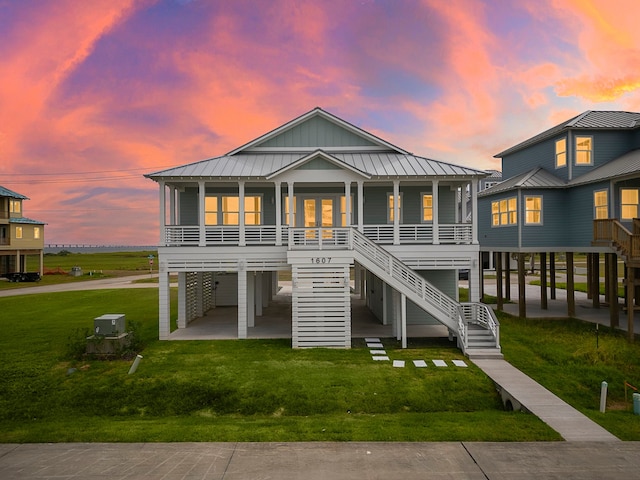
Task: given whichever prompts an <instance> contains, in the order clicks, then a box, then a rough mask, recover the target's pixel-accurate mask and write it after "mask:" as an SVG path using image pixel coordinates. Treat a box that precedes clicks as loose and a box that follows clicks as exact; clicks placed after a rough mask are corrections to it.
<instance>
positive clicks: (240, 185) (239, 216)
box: [238, 181, 246, 247]
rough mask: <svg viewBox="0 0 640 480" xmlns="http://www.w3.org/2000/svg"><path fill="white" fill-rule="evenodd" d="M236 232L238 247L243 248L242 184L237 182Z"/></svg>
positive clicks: (244, 243)
mask: <svg viewBox="0 0 640 480" xmlns="http://www.w3.org/2000/svg"><path fill="white" fill-rule="evenodd" d="M238 230H239V233H240V237H239V239H238V245H239V246H240V247H244V246H245V245H246V242H245V227H244V182H243V181H240V182H238Z"/></svg>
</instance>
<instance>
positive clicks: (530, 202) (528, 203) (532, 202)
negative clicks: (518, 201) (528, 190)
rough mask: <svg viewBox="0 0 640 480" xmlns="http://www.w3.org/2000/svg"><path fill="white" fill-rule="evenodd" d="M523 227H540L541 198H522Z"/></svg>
mask: <svg viewBox="0 0 640 480" xmlns="http://www.w3.org/2000/svg"><path fill="white" fill-rule="evenodd" d="M524 223H525V225H542V197H541V196H539V195H538V196H528V197H525V198H524Z"/></svg>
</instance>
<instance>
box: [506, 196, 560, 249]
mask: <svg viewBox="0 0 640 480" xmlns="http://www.w3.org/2000/svg"><path fill="white" fill-rule="evenodd" d="M566 194H567V192H566V191H565V190H523V191H522V198H521V203H520V205H519V207H520V208H519V215H518V216H519V220H520V221H521V222H522V247H529V246H534V247H537V246H542V247H552V246H554V245H565V244H566V242H567V237H568V233H569V230H568V229H567V228H566V225H567V217H570V216H572V214H571V212H570V211H568V209H567V208H566V204H567V198H566V197H567V195H566ZM528 196H540V197H542V225H526V224H525V222H524V220H525V201H526V197H528Z"/></svg>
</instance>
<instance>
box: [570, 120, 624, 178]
mask: <svg viewBox="0 0 640 480" xmlns="http://www.w3.org/2000/svg"><path fill="white" fill-rule="evenodd" d="M573 135H574V137H575V136H576V135H580V136H591V137H592V138H593V165H586V166H578V165H575V161H574V165H573V167H572V168H573V178H578V177H579V176H580V175H584V174H585V173H587V172H589V171H591V170H593V169H594V168H597V167H600V166H602V165H604V164H605V163H608V162H610V161H611V160H615V159H616V158H618V157H619V156H620V155H622V154H624V153H627V152H628V151H629V150H631V149H632V148H633V137H632V135H631V133H630V132H616V131H590V130H584V131H582V130H581V131H575V132H574V133H573ZM574 142H575V140H574ZM572 148H575V145H572Z"/></svg>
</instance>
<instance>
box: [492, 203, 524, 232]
mask: <svg viewBox="0 0 640 480" xmlns="http://www.w3.org/2000/svg"><path fill="white" fill-rule="evenodd" d="M517 223H518V208H517V201H516V197H511V198H504V199H502V200H496V201H494V202H491V226H493V227H500V226H503V225H516V224H517Z"/></svg>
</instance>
